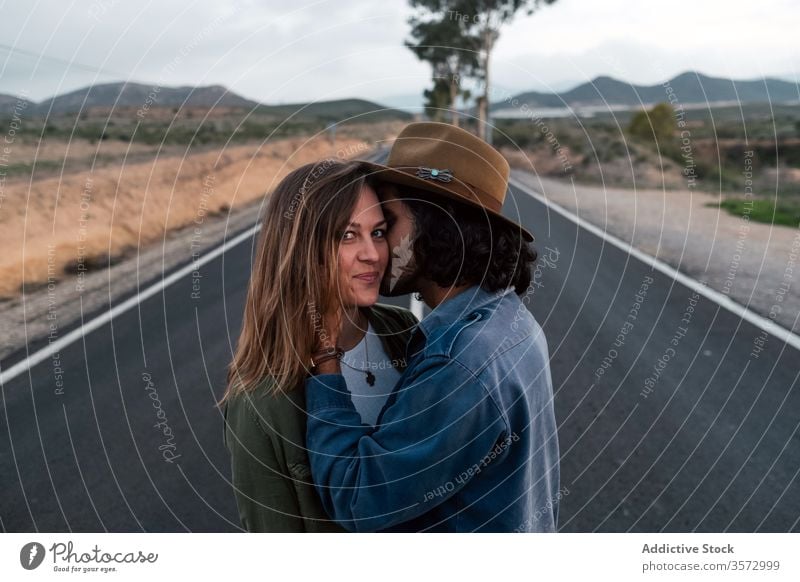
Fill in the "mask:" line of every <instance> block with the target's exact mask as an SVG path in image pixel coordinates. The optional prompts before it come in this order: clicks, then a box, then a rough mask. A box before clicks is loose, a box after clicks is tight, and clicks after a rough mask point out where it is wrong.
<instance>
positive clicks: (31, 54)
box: [0, 43, 128, 79]
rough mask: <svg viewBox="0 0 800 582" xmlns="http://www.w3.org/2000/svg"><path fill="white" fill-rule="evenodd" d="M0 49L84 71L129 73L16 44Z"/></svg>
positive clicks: (112, 75) (4, 45)
mask: <svg viewBox="0 0 800 582" xmlns="http://www.w3.org/2000/svg"><path fill="white" fill-rule="evenodd" d="M0 50H4V51H5V52H7V53H8V54H10V55H14V54H18V55H23V56H26V57H31V58H35V59H42V60H45V61H51V62H54V63H59V64H61V65H66V66H67V67H72V68H75V69H82V70H84V71H88V72H90V73H101V74H103V75H108V76H110V77H117V78H122V79H124V78H126V77H127V76H128V75H123V74H122V73H117V72H115V71H109V70H108V69H101V68H99V67H93V66H92V65H84V64H83V63H78V62H75V61H67V60H64V59H59V58H57V57H50V56H47V55H44V54H41V53H36V52H33V51H28V50H24V49H20V48H17V47H14V46H10V45H7V44H3V43H0Z"/></svg>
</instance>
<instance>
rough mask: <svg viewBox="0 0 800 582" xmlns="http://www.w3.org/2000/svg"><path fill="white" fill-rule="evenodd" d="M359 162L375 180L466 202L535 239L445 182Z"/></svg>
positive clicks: (366, 162)
mask: <svg viewBox="0 0 800 582" xmlns="http://www.w3.org/2000/svg"><path fill="white" fill-rule="evenodd" d="M359 162H360V163H361V164H363V165H364V167H365V169H367V170H368V171H369V176H370V177H371V178H372V179H374V180H377V181H380V182H386V183H389V184H396V185H399V186H409V187H412V188H417V189H419V190H425V191H427V192H432V193H434V194H437V195H440V196H443V197H445V198H447V199H449V200H454V201H456V202H460V203H462V204H466V205H467V206H471V207H472V208H476V209H478V210H483V211H484V212H486V213H487V214H488V215H489V216H491V217H492V218H494V219H496V220H499V221H500V222H502V223H504V224H506V225H508V226H510V227H512V228H513V229H515V230H519V231H520V233H521V234H522V237H523V238H524V239H525V240H526V241H527V242H533V241H534V240H536V239H535V238H534V236H533V234H531V232H530V231H529V230H528V229H526V228H525V227H523V226H522V225H521V224H519V223H517V222H514V221H513V220H511V219H510V218H506V217H505V216H503V215H502V214H500V213H498V212H495V211H494V210H492V209H490V208H487V207H486V206H483V205H481V204H478V203H477V202H474V201H472V200H470V199H469V198H465V197H464V196H462V195H460V194H458V193H456V192H453V191H452V190H451V189H449V188H448V187H447V183H443V182H435V181H431V180H426V179H424V178H420V177H418V176H415V175H413V174H410V173H408V172H404V171H403V170H400V169H397V168H392V167H389V166H384V165H381V164H376V163H375V162H369V161H366V160H359Z"/></svg>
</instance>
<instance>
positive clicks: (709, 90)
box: [492, 71, 800, 111]
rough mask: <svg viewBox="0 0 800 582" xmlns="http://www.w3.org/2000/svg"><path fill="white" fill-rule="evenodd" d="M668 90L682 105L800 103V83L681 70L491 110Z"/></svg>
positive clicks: (656, 95) (649, 99)
mask: <svg viewBox="0 0 800 582" xmlns="http://www.w3.org/2000/svg"><path fill="white" fill-rule="evenodd" d="M669 89H671V90H672V92H673V93H674V95H675V97H674V98H675V99H677V102H676V103H681V104H692V105H694V104H706V103H712V104H714V103H731V102H733V103H766V102H770V103H776V102H795V103H797V102H800V85H798V84H797V83H792V82H789V81H783V80H781V79H769V78H764V79H754V80H749V81H737V80H733V79H723V78H718V77H709V76H707V75H703V74H702V73H697V72H692V71H690V72H686V73H682V74H680V75H678V76H676V77H674V78H672V79H670V80H669V81H666V82H664V83H661V84H659V85H634V84H632V83H627V82H625V81H620V80H618V79H614V78H612V77H606V76H601V77H597V78H596V79H594V80H593V81H591V82H589V83H582V84H580V85H578V86H577V87H575V88H573V89H570V90H569V91H564V92H562V93H540V92H537V91H527V92H524V93H519V94H517V95H514V96H513V97H512V98H510V99H506V100H504V101H500V102H496V103H492V110H493V111H496V110H501V109H508V108H509V107H511V102H512V101H513V99H516V100H517V102H518V103H517V107H521V106H522V104H523V103H524V104H527V105H528V106H529V107H540V108H541V107H566V106H567V105H569V106H572V107H574V106H586V105H597V106H639V105H642V104H645V105H649V104H654V103H659V102H662V101H668V99H669V94H668V91H669Z"/></svg>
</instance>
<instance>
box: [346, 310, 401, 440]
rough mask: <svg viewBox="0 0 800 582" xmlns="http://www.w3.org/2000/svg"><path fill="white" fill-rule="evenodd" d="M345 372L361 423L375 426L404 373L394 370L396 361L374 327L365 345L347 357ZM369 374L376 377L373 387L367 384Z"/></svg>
mask: <svg viewBox="0 0 800 582" xmlns="http://www.w3.org/2000/svg"><path fill="white" fill-rule="evenodd" d="M367 354H369V358H367ZM341 368H342V375H343V376H344V380H345V382H346V383H347V389H348V390H349V391H350V394H351V396H352V400H353V406H355V408H356V410H357V411H358V413H359V414H360V415H361V422H363V423H365V424H371V425H373V426H374V425H375V423H376V421H377V420H378V414H379V413H380V411H381V409H382V408H383V405H384V404H385V403H386V399H387V398H388V397H389V394H390V393H391V392H392V388H394V386H395V384H397V380H398V379H399V378H400V372H398V371H397V370H396V369H395V368H394V367H393V366H392V358H391V357H390V356H389V355H388V354H387V353H386V350H384V349H383V344H382V343H381V338H380V337H379V336H378V335H377V334H376V333H375V330H374V329H373V328H372V325H370V326H369V329H367V333H366V334H365V335H364V337H363V338H362V339H361V341H360V342H358V344H357V345H356V346H355V347H354V348H353V349H352V350H349V351H347V352H345V353H344V355H343V356H342V361H341ZM367 371H370V372H372V374H373V375H374V376H375V384H374V385H373V386H370V385H369V383H368V382H367Z"/></svg>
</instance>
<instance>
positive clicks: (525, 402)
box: [222, 122, 560, 532]
mask: <svg viewBox="0 0 800 582" xmlns="http://www.w3.org/2000/svg"><path fill="white" fill-rule="evenodd" d="M508 174H509V167H508V164H507V162H506V161H505V159H504V158H503V157H502V156H501V155H500V154H499V153H498V152H497V151H496V150H494V149H493V148H492V147H491V146H489V145H487V144H486V143H485V142H483V141H481V140H480V139H479V138H477V137H475V136H473V135H471V134H470V133H468V132H466V131H464V130H461V129H458V128H456V127H454V126H451V125H447V124H441V123H428V122H423V123H413V124H410V125H408V126H407V127H406V128H405V129H404V130H403V131H402V132H401V133H400V135H399V136H398V137H397V139H396V141H395V143H394V146H393V147H392V150H391V153H390V155H389V159H388V161H387V164H386V165H385V166H382V165H377V164H373V163H370V162H361V161H353V162H340V161H321V162H319V163H317V164H310V165H307V166H303V167H301V168H299V169H297V170H295V171H293V172H292V173H291V174H289V175H288V176H287V177H286V178H285V179H284V180H283V181H282V182H281V183H280V184H279V185H278V186H277V188H276V189H275V191H274V192H273V193H272V195H271V197H270V200H269V203H268V208H267V212H266V215H265V218H264V222H263V228H262V230H261V234H260V239H259V243H258V249H257V254H256V258H255V262H254V266H253V272H252V276H251V280H250V286H249V289H248V294H247V300H246V304H245V311H244V317H243V324H242V331H241V336H240V338H239V342H238V345H237V348H236V352H235V354H234V358H233V362H232V363H231V365H230V368H229V373H228V387H227V390H226V392H225V395H224V397H223V401H222V406H223V410H224V415H225V443H226V446H227V448H228V450H229V452H230V454H231V459H232V476H233V487H234V493H235V497H236V503H237V507H238V510H239V517H240V519H241V522H242V525H243V527H244V528H245V529H247V530H249V531H271V532H302V531H307V532H319V531H358V532H374V531H400V532H412V531H414V532H416V531H440V532H473V531H485V532H512V531H531V532H551V531H555V529H556V526H557V521H558V499H559V498H560V495H559V494H558V489H559V464H558V463H559V450H558V437H557V433H556V421H555V415H554V411H553V388H552V380H551V377H550V368H549V356H548V349H547V343H546V340H545V337H544V334H543V331H542V329H541V327H540V326H539V324H538V323H537V322H536V320H535V319H534V317H533V316H532V315H531V314H530V313H529V312H528V311H527V310H526V309H525V307H524V304H523V303H522V301H521V299H520V296H521V295H523V294H524V293H526V292H528V290H529V286H530V284H531V266H532V264H533V262H534V261H535V260H536V252H535V250H534V249H533V247H532V246H531V245H530V243H531V242H532V241H533V237H532V236H531V234H530V233H529V232H528V231H526V230H525V229H524V228H522V227H521V226H520V225H518V224H516V223H515V222H512V221H511V220H509V219H507V218H505V217H503V216H502V214H501V208H502V205H503V200H504V199H505V195H506V189H507V185H508ZM411 293H414V294H417V296H418V297H419V298H421V299H422V300H423V301H424V302H425V304H426V305H427V306H428V307H429V308H430V313H429V314H428V315H427V316H426V317H424V318H423V319H422V320H421V321H417V319H416V318H415V317H414V316H413V315H412V314H411V313H410V312H409V311H407V310H405V309H402V308H399V307H392V306H387V305H381V304H379V303H378V297H379V294H382V295H384V296H399V295H404V294H411Z"/></svg>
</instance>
